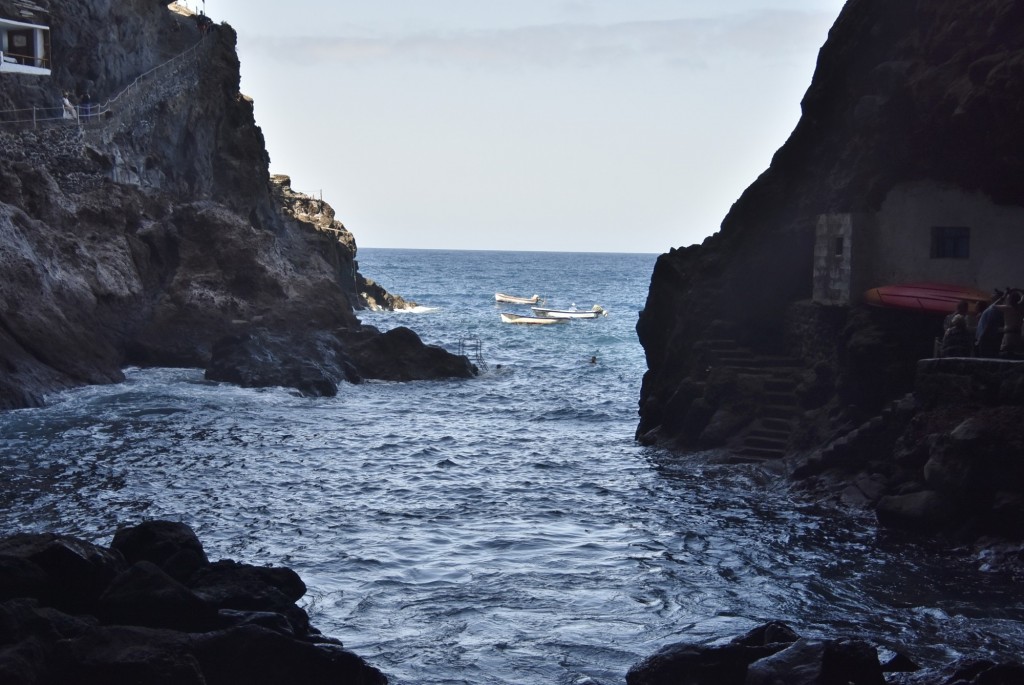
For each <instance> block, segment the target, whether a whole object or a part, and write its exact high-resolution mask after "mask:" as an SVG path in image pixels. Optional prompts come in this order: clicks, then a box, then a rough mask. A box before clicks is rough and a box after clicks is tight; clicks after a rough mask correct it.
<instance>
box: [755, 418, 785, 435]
mask: <svg viewBox="0 0 1024 685" xmlns="http://www.w3.org/2000/svg"><path fill="white" fill-rule="evenodd" d="M792 416H793V415H792V414H787V415H786V416H784V417H777V416H765V417H762V418H761V421H760V425H761V427H762V428H764V429H766V430H775V431H786V433H787V434H789V433H792V432H793V423H792V421H789V420H788V419H791V418H792Z"/></svg>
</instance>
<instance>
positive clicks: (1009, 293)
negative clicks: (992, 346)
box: [995, 288, 1024, 358]
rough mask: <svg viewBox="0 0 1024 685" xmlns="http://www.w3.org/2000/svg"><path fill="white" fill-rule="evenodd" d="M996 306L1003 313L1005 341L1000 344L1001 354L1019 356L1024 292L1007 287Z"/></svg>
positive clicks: (1023, 323) (1003, 355) (1023, 319)
mask: <svg viewBox="0 0 1024 685" xmlns="http://www.w3.org/2000/svg"><path fill="white" fill-rule="evenodd" d="M995 306H996V309H998V310H999V311H1001V312H1002V313H1003V342H1002V344H1001V345H1000V346H999V356H1000V357H1010V358H1013V357H1018V356H1020V354H1021V352H1022V345H1021V326H1024V293H1021V291H1019V290H1010V289H1009V288H1007V290H1006V294H1005V295H1003V297H1002V299H1000V301H999V302H998V303H996V305H995Z"/></svg>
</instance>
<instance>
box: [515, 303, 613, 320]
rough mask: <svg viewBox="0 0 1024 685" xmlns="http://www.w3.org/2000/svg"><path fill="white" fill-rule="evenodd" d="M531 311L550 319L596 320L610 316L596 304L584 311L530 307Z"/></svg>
mask: <svg viewBox="0 0 1024 685" xmlns="http://www.w3.org/2000/svg"><path fill="white" fill-rule="evenodd" d="M530 309H531V310H532V311H533V313H534V314H535V315H537V316H543V317H546V318H550V319H596V318H597V317H599V316H601V315H604V316H608V312H606V311H605V310H604V308H603V307H601V306H600V305H596V304H595V305H594V308H593V309H590V310H583V311H579V310H576V309H544V308H543V307H530Z"/></svg>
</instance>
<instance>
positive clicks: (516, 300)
mask: <svg viewBox="0 0 1024 685" xmlns="http://www.w3.org/2000/svg"><path fill="white" fill-rule="evenodd" d="M494 301H495V302H507V303H509V304H537V303H538V302H540V295H534V296H533V297H516V296H515V295H506V294H505V293H494Z"/></svg>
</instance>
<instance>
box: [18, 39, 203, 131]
mask: <svg viewBox="0 0 1024 685" xmlns="http://www.w3.org/2000/svg"><path fill="white" fill-rule="evenodd" d="M204 43H205V39H200V40H199V41H198V42H196V44H195V45H193V46H192V47H190V48H188V49H186V50H183V51H182V52H180V53H178V54H177V55H175V56H174V57H171V58H170V59H169V60H167V61H166V62H163V63H161V64H158V65H157V66H155V67H153V68H152V69H150V70H149V71H146V72H143V73H142V74H139V75H138V76H137V77H135V80H133V81H132V82H131V83H129V84H128V85H127V86H125V87H124V88H123V89H122V90H121V91H120V92H118V93H117V94H116V95H114V96H113V97H112V98H110V99H109V100H107V101H106V102H102V103H96V104H86V105H81V104H80V105H77V106H76V105H71V109H70V110H69V109H68V108H67V106H66V105H63V104H61V105H57V106H55V107H27V108H22V109H4V110H0V126H6V125H13V126H14V127H21V128H29V127H31V128H36V127H38V126H39V125H40V124H48V123H53V122H75V123H78V124H90V123H93V122H102V121H105V120H107V119H108V118H109V117H110V115H111V114H112V113H114V112H117V111H118V110H121V109H124V108H126V107H127V105H128V104H131V103H132V102H133V101H135V100H136V99H137V97H136V96H137V95H139V94H140V93H144V92H145V90H146V88H148V87H149V84H150V83H152V82H153V80H154V77H156V76H158V75H162V74H164V73H168V72H169V73H174V72H175V70H176V69H177V68H178V67H180V66H181V65H182V64H184V63H185V61H186V60H188V59H190V58H197V55H198V51H199V48H200V47H202V46H203V44H204Z"/></svg>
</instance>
